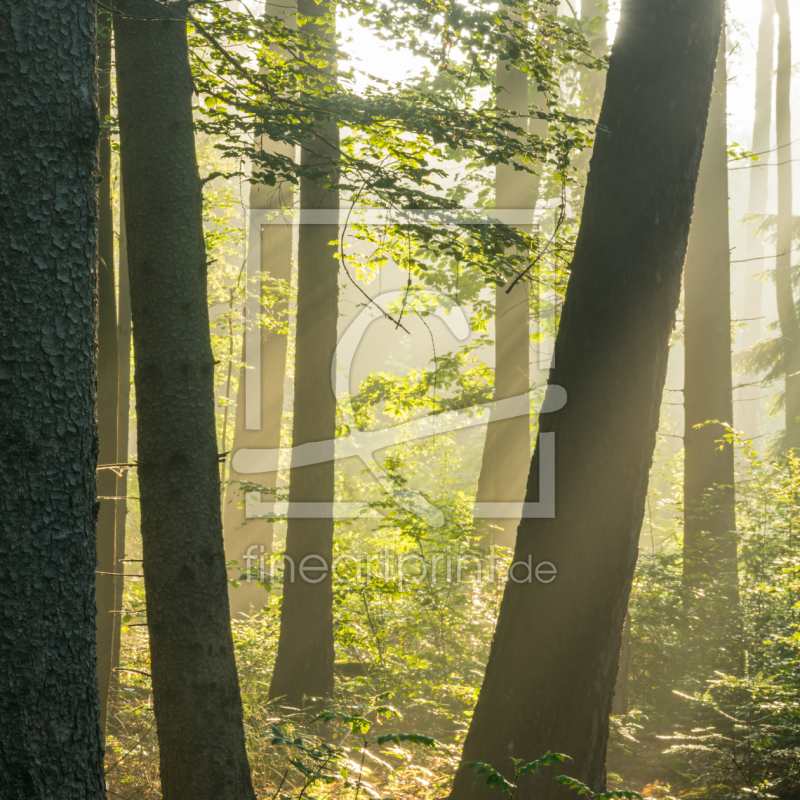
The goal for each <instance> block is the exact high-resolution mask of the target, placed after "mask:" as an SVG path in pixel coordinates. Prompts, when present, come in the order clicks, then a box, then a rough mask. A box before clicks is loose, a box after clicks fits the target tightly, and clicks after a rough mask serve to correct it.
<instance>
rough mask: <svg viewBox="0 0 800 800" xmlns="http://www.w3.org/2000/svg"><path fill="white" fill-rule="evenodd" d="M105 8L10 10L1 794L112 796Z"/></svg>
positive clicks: (1, 343)
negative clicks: (99, 548)
mask: <svg viewBox="0 0 800 800" xmlns="http://www.w3.org/2000/svg"><path fill="white" fill-rule="evenodd" d="M96 56H97V49H96V25H95V4H94V3H93V2H85V0H76V2H72V3H61V2H56V1H55V0H28V2H25V3H22V2H13V3H3V4H2V5H0V76H2V77H1V78H0V109H2V111H0V114H2V123H0V298H2V303H3V313H2V314H0V609H2V616H1V617H0V619H2V622H0V796H2V797H3V798H9V800H38V799H39V798H41V800H45V798H47V800H50V799H51V798H57V799H58V800H62V799H63V800H73V798H81V800H83V799H84V798H98V799H99V798H104V797H105V779H104V777H103V740H102V733H101V730H100V707H99V702H98V693H97V663H96V647H95V614H96V611H97V609H96V605H95V569H96V557H97V553H96V529H95V523H96V514H97V508H96V479H95V468H96V465H97V426H96V419H95V399H96V395H95V380H96V371H95V356H96V336H97V328H96V323H95V319H96V316H95V315H96V313H97V294H96V293H97V279H98V276H97V245H98V241H97V225H98V198H97V188H96V186H97V182H98V178H99V175H98V140H99V121H98V108H97V75H96V72H95V59H96Z"/></svg>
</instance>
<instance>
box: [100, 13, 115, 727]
mask: <svg viewBox="0 0 800 800" xmlns="http://www.w3.org/2000/svg"><path fill="white" fill-rule="evenodd" d="M97 23H98V27H99V34H100V36H99V53H98V56H99V59H98V65H97V77H98V83H99V91H100V121H101V122H105V120H106V117H108V116H109V115H110V114H111V16H110V14H108V13H107V12H105V11H102V10H100V9H98V14H97ZM100 176H101V182H100V216H99V236H98V254H99V259H98V266H97V270H98V295H99V298H98V314H97V317H98V326H97V341H98V347H97V436H98V439H99V443H100V451H99V454H98V459H99V462H100V463H101V464H116V463H117V389H118V387H117V376H118V368H117V359H118V353H117V301H116V292H117V287H116V285H115V280H114V209H113V207H112V205H111V188H112V187H111V183H112V174H111V138H110V137H109V136H108V134H106V133H101V135H100ZM97 494H98V496H99V497H100V498H114V497H115V496H116V494H117V476H116V473H115V472H114V471H113V470H110V469H103V470H100V471H99V472H98V473H97ZM99 502H100V511H99V513H98V515H97V583H96V587H95V591H96V593H97V680H98V686H99V691H100V725H101V726H102V728H103V732H104V733H105V730H106V720H107V717H108V694H109V685H110V680H111V662H112V660H113V649H114V648H113V642H114V618H115V617H118V616H119V614H114V613H113V612H114V609H116V608H119V606H117V605H115V603H114V600H115V595H116V593H115V584H116V579H115V577H114V574H113V573H115V572H116V571H117V569H116V566H117V559H116V556H115V551H116V546H115V545H116V542H115V539H116V535H115V517H116V500H114V499H105V500H104V499H101V500H100V501H99Z"/></svg>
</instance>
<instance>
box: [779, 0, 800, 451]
mask: <svg viewBox="0 0 800 800" xmlns="http://www.w3.org/2000/svg"><path fill="white" fill-rule="evenodd" d="M775 10H776V11H777V12H778V71H777V76H776V80H775V84H776V85H775V128H776V131H777V156H778V232H777V241H776V247H777V250H776V253H777V255H776V258H775V291H776V293H777V300H778V321H779V323H780V331H781V340H782V347H783V373H784V375H785V378H786V392H785V398H784V402H785V408H786V439H785V445H786V448H787V449H797V448H800V320H799V319H798V313H797V307H796V305H795V299H794V290H793V280H792V253H791V250H792V107H791V99H792V33H791V19H790V16H789V0H775Z"/></svg>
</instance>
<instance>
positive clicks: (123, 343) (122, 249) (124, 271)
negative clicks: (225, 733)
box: [111, 184, 131, 687]
mask: <svg viewBox="0 0 800 800" xmlns="http://www.w3.org/2000/svg"><path fill="white" fill-rule="evenodd" d="M117 348H118V354H119V362H118V363H119V368H118V377H119V383H118V390H117V398H118V400H117V458H118V459H119V460H120V462H122V463H123V464H125V463H127V462H128V459H129V458H130V453H129V452H128V451H129V448H128V438H129V436H130V414H131V292H130V284H129V281H128V237H127V232H126V230H125V197H124V195H123V194H122V185H121V184H120V192H119V310H118V313H117ZM127 496H128V469H127V468H126V467H122V468H120V470H119V472H118V473H117V498H118V500H117V505H116V519H115V521H114V528H115V533H114V536H115V545H116V568H115V569H114V572H116V584H115V588H114V609H115V611H121V610H122V601H123V597H124V595H125V580H124V579H123V578H122V577H121V576H122V574H123V573H124V572H125V562H124V560H123V559H124V558H125V525H126V523H127V520H128V501H127V499H126V498H127ZM121 625H122V615H121V614H118V613H117V614H114V647H113V651H112V654H111V670H112V672H111V686H112V687H114V686H116V685H117V683H118V678H119V674H118V672H117V670H118V669H119V663H120V661H119V657H120V647H121V644H122V641H121V633H120V628H121Z"/></svg>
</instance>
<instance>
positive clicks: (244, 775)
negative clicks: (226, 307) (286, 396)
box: [114, 0, 254, 800]
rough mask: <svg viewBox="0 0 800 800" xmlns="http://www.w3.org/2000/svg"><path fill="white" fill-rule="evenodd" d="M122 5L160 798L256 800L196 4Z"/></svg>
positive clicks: (120, 54) (119, 39) (123, 113)
mask: <svg viewBox="0 0 800 800" xmlns="http://www.w3.org/2000/svg"><path fill="white" fill-rule="evenodd" d="M118 7H119V8H120V9H121V10H122V11H123V12H125V13H126V14H129V15H130V16H125V15H123V14H115V16H114V33H115V43H116V64H117V89H118V98H119V99H118V103H119V119H120V135H121V148H122V182H123V186H124V187H125V222H126V229H127V234H128V266H129V271H130V291H131V310H132V317H133V345H134V353H135V367H134V382H135V387H136V413H137V423H138V425H137V428H138V455H139V460H138V468H139V495H140V497H141V508H142V553H143V559H144V562H143V565H142V566H143V571H144V581H145V592H146V598H147V625H148V631H149V635H150V654H151V662H152V667H151V670H152V675H153V700H154V707H155V717H156V725H157V729H158V742H159V750H160V766H161V789H162V792H163V794H164V798H165V800H178V799H179V798H187V800H188V798H191V800H219V798H220V797H225V798H231V799H232V798H249V799H250V798H253V797H254V794H253V788H252V784H251V780H250V769H249V765H248V762H247V754H246V752H245V739H244V729H243V724H242V703H241V698H240V695H239V683H238V679H237V675H236V663H235V661H234V653H233V639H232V636H231V629H230V610H229V606H228V589H227V576H226V570H225V553H224V548H223V541H222V519H221V503H220V485H219V467H218V456H217V441H216V431H215V425H214V391H213V372H214V359H213V355H212V353H211V341H210V333H209V321H208V306H207V299H206V253H205V244H204V241H203V223H202V187H201V183H200V178H199V176H198V173H197V160H196V156H195V148H194V128H193V123H192V77H191V73H190V70H189V61H188V46H187V38H186V23H185V21H183V20H184V19H185V17H186V13H187V3H186V2H185V0H181V2H170V3H162V2H158V1H157V0H131V2H125V3H124V4H120V5H119V6H118ZM140 17H145V18H153V17H155V18H159V17H160V18H163V19H164V21H161V22H153V21H150V20H147V19H145V20H142V19H138V18H140Z"/></svg>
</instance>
